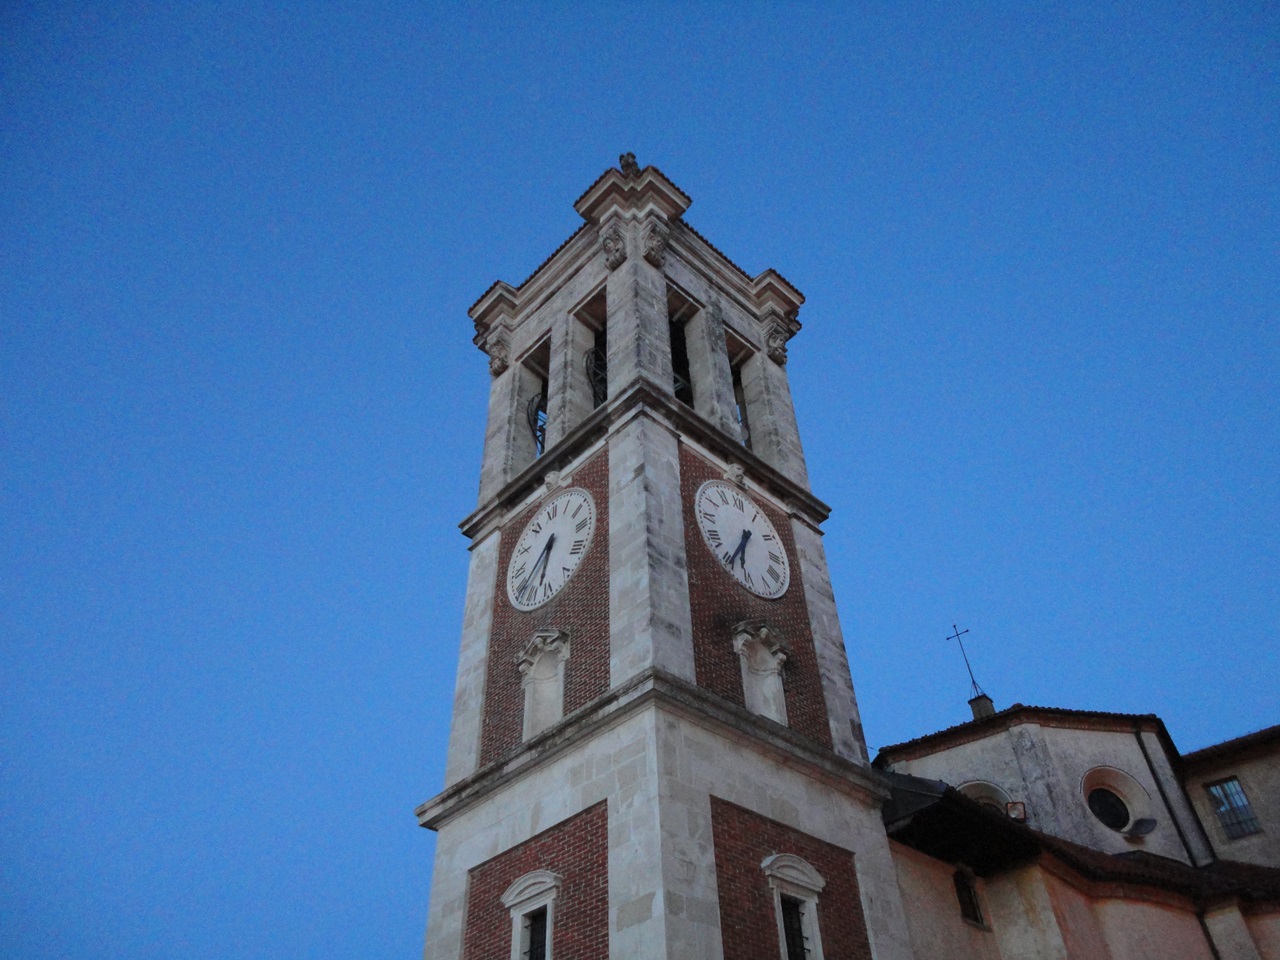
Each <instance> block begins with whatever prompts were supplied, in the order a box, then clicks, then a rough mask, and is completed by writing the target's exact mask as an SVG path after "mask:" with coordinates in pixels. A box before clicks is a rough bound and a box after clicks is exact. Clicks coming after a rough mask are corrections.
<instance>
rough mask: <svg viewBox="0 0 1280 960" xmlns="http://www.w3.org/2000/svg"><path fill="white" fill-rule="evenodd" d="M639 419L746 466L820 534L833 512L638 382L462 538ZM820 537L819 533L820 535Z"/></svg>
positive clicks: (547, 456)
mask: <svg viewBox="0 0 1280 960" xmlns="http://www.w3.org/2000/svg"><path fill="white" fill-rule="evenodd" d="M637 416H647V417H649V418H650V419H652V420H654V421H655V422H656V423H659V424H661V425H662V426H664V427H666V428H667V429H669V430H671V431H672V432H673V433H675V434H677V435H678V436H680V437H681V438H682V439H684V440H689V441H693V442H694V443H695V444H696V445H697V446H698V447H699V448H701V449H703V450H705V451H706V452H708V453H710V454H712V455H713V456H715V457H716V458H718V459H720V460H723V461H724V462H725V463H726V464H730V463H734V464H738V465H740V466H742V467H743V471H744V473H745V474H746V475H747V476H749V477H750V479H751V480H752V482H753V484H754V485H756V486H758V487H759V488H760V489H761V490H762V491H764V492H765V493H767V494H769V495H770V496H771V497H773V498H774V499H776V500H778V501H779V502H780V503H783V504H785V505H786V506H787V510H788V512H789V513H790V514H791V515H792V516H793V517H796V518H797V519H800V520H801V521H802V522H804V523H806V524H808V525H809V526H811V527H813V528H814V529H815V530H819V528H820V525H821V524H822V523H823V521H825V520H826V519H827V518H828V517H829V516H830V515H831V508H830V507H829V506H827V504H826V503H824V502H823V501H821V500H819V499H818V498H817V497H815V496H814V495H813V494H812V493H810V492H809V491H808V490H806V489H805V488H804V487H802V486H800V484H798V483H796V482H795V481H794V480H791V479H789V478H788V477H786V476H784V475H783V474H782V473H781V472H779V471H778V470H776V469H775V468H773V467H771V466H770V465H769V464H767V463H766V462H765V461H764V460H762V459H760V458H759V457H758V456H756V455H755V454H754V453H752V452H751V451H750V450H748V449H747V448H746V447H744V446H742V445H741V444H740V443H737V442H736V441H734V440H732V439H730V438H729V437H727V436H725V434H724V433H723V431H721V430H719V429H718V428H717V427H715V426H713V425H712V424H711V423H709V422H708V421H707V420H705V419H703V418H702V417H701V416H699V415H698V414H697V412H696V411H694V410H693V409H692V408H691V407H688V406H686V405H685V404H683V403H681V402H680V401H678V400H675V399H673V398H672V397H671V396H670V395H669V394H667V393H665V392H664V391H663V390H662V389H661V388H660V387H658V386H657V385H656V384H652V383H650V382H649V381H648V380H645V379H640V380H637V381H636V382H634V383H633V384H632V385H631V386H630V387H628V388H627V389H626V390H625V391H624V392H623V393H622V395H621V396H619V397H617V398H615V399H611V400H610V401H609V402H608V403H607V404H605V405H604V406H602V407H600V408H599V409H597V410H596V411H594V412H593V413H592V414H591V415H590V416H588V417H587V418H586V419H585V420H583V421H582V422H581V423H580V424H578V425H577V426H576V427H574V428H573V429H572V430H571V431H570V432H569V433H567V434H566V435H565V437H564V439H563V440H561V441H560V442H559V443H557V444H555V445H554V446H553V447H551V448H549V449H548V450H547V451H546V453H544V454H543V455H542V456H541V457H539V458H538V459H537V460H535V461H534V462H533V463H531V464H529V465H528V466H527V467H525V468H524V470H522V471H521V472H520V473H518V474H517V475H516V476H515V477H513V478H512V479H511V480H510V482H508V483H507V484H506V485H505V486H503V487H502V488H501V489H499V490H498V491H497V493H495V494H494V496H493V497H492V498H491V499H490V500H489V501H488V502H486V503H483V504H481V505H480V507H479V508H478V509H476V510H475V511H473V512H472V513H470V514H469V515H467V516H466V517H465V518H464V519H463V520H462V522H461V523H459V524H458V526H459V528H460V529H461V530H462V533H463V535H464V536H466V537H468V538H469V539H471V540H478V539H480V538H482V537H483V536H485V535H486V534H487V533H488V532H489V531H490V530H492V529H493V528H494V527H496V526H498V525H500V524H501V523H502V522H503V521H504V520H505V519H506V517H507V515H508V514H509V513H510V511H511V510H512V508H514V507H516V506H518V505H520V504H521V503H523V502H524V500H525V499H526V498H527V497H528V496H529V494H530V493H532V492H533V491H534V490H535V488H537V487H540V486H541V485H542V484H543V483H544V480H545V477H546V475H547V474H548V473H549V472H550V471H559V472H561V473H565V472H567V470H568V468H569V467H570V466H571V465H572V464H573V463H574V462H575V461H578V460H580V459H581V458H583V457H584V456H586V455H588V454H589V453H591V452H593V451H594V450H595V449H596V444H597V442H598V441H599V440H600V439H601V438H602V437H604V436H605V435H607V434H612V433H616V432H617V431H618V430H619V429H621V427H622V426H623V425H624V424H625V423H626V422H628V421H630V420H631V419H633V418H634V417H637ZM819 532H820V530H819Z"/></svg>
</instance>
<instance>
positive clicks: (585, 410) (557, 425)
mask: <svg viewBox="0 0 1280 960" xmlns="http://www.w3.org/2000/svg"><path fill="white" fill-rule="evenodd" d="M592 342H593V338H592V333H591V330H590V329H589V328H588V327H587V325H586V324H584V323H582V322H581V321H580V320H578V319H577V318H576V317H574V316H572V315H571V314H569V313H561V314H559V315H558V316H557V317H556V318H555V320H553V321H552V324H551V369H550V371H549V374H548V392H549V393H550V402H549V405H548V407H547V448H548V449H550V448H551V447H553V446H555V445H556V444H557V443H559V442H560V438H561V437H563V436H564V435H565V434H567V433H568V432H569V431H570V430H572V429H573V428H574V427H576V426H577V425H578V424H579V423H581V422H582V421H583V420H584V419H586V417H587V415H588V414H589V413H591V385H590V384H589V383H588V382H587V370H586V359H585V357H586V353H587V351H588V350H590V349H591V345H592Z"/></svg>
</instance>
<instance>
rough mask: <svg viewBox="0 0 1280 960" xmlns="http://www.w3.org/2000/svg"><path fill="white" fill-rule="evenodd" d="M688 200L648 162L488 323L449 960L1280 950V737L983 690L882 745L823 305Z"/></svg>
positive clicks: (616, 184) (494, 293)
mask: <svg viewBox="0 0 1280 960" xmlns="http://www.w3.org/2000/svg"><path fill="white" fill-rule="evenodd" d="M690 202H691V201H690V198H689V197H688V196H686V195H685V194H684V192H683V191H681V190H680V188H679V187H677V186H676V185H675V184H674V183H672V182H671V180H669V179H668V178H667V177H666V176H665V175H664V174H663V173H662V172H661V171H659V170H658V169H657V168H656V167H652V166H648V167H644V168H643V169H642V168H640V167H639V165H638V164H637V163H636V161H635V158H634V157H633V156H632V155H630V154H627V155H624V156H623V157H622V158H621V162H620V165H619V167H618V168H610V169H608V170H606V171H605V172H604V173H603V174H602V175H601V176H600V178H599V179H597V180H596V182H595V183H593V184H592V185H591V186H590V187H589V188H588V189H587V191H586V192H585V193H584V194H583V195H582V196H581V197H579V198H578V200H577V202H576V203H575V204H574V207H575V209H576V210H577V212H578V213H579V214H580V215H581V217H582V219H583V223H582V225H581V226H580V227H579V228H578V230H577V231H576V232H575V233H574V234H573V235H572V236H570V237H569V238H568V239H567V240H566V241H565V242H564V243H563V244H562V245H561V246H560V247H559V248H558V249H557V250H556V251H555V252H554V253H552V254H551V256H550V257H549V258H548V259H547V260H546V261H545V262H544V263H543V264H542V265H541V266H539V267H538V268H537V269H536V270H535V271H534V272H533V274H532V275H531V276H530V277H528V278H527V279H526V280H525V281H524V282H522V283H521V284H519V285H518V286H511V285H509V284H507V283H504V282H501V281H499V282H497V283H494V284H493V286H491V287H490V288H489V289H488V290H487V291H486V292H485V293H484V295H483V296H481V297H480V299H479V300H478V301H477V302H476V303H475V305H474V306H473V307H472V308H471V310H470V315H471V318H472V319H473V320H474V323H475V331H476V333H475V343H476V345H477V346H478V347H479V348H480V349H481V350H482V351H483V352H484V353H485V354H486V355H487V357H488V362H489V372H490V374H491V378H490V393H489V408H488V423H487V426H486V429H485V436H484V452H483V461H482V465H481V471H480V492H479V503H478V505H477V508H476V510H475V512H473V513H472V514H471V515H470V516H469V517H467V518H466V519H465V520H464V521H463V523H462V529H463V532H464V534H465V535H466V536H467V537H468V538H469V540H470V552H471V559H470V568H469V574H468V585H467V599H466V608H465V612H464V618H463V627H462V638H461V646H460V653H459V662H458V678H457V688H456V694H455V698H454V708H453V724H452V728H451V733H450V738H449V749H448V759H447V765H446V773H445V784H444V789H443V791H442V792H441V793H440V794H439V795H437V796H436V797H434V798H433V799H431V800H429V801H427V802H426V803H424V804H423V805H422V806H420V807H419V808H418V810H417V816H418V820H419V823H420V824H421V825H422V826H424V827H427V828H429V829H432V830H434V831H436V834H437V843H436V860H435V868H434V873H433V877H432V889H431V905H430V914H429V919H428V924H427V939H426V951H425V956H426V957H427V958H428V960H526V958H527V960H604V958H627V960H658V958H677V957H679V958H690V960H692V958H698V960H702V958H706V960H720V958H727V960H766V958H767V960H778V958H782V960H823V958H826V960H845V958H847V960H854V958H857V960H871V958H875V960H916V958H918V960H925V958H936V957H956V958H965V960H968V958H973V960H1014V958H1023V957H1026V958H1032V957H1035V958H1039V957H1044V958H1063V960H1077V958H1080V960H1095V958H1096V960H1128V958H1134V960H1137V958H1140V957H1161V958H1186V960H1236V958H1239V960H1255V958H1256V960H1272V958H1274V960H1280V869H1276V868H1277V866H1280V855H1278V854H1277V850H1276V847H1275V837H1277V836H1280V802H1272V801H1274V800H1275V798H1276V796H1277V794H1278V793H1280V784H1278V783H1277V779H1276V777H1275V776H1274V771H1275V769H1276V765H1275V760H1276V756H1277V752H1278V750H1280V737H1277V736H1276V735H1275V731H1272V732H1271V733H1270V734H1268V732H1267V731H1263V732H1262V733H1261V734H1259V735H1255V738H1256V742H1255V741H1250V742H1249V743H1248V744H1244V745H1241V746H1240V747H1239V749H1236V750H1235V751H1234V752H1233V750H1232V748H1230V747H1229V746H1228V745H1222V746H1223V747H1224V749H1223V750H1222V751H1220V752H1219V753H1218V754H1215V755H1212V756H1209V757H1207V758H1205V759H1204V760H1203V762H1202V763H1201V764H1200V766H1199V767H1198V768H1196V767H1195V765H1194V763H1192V760H1193V757H1194V755H1192V756H1188V757H1181V756H1179V755H1178V753H1177V751H1176V749H1174V748H1173V745H1172V742H1171V741H1170V740H1169V738H1168V734H1167V732H1165V731H1164V726H1163V724H1162V723H1161V722H1160V721H1159V720H1158V718H1155V717H1130V716H1125V715H1113V714H1093V713H1084V712H1079V711H1068V710H1053V709H1049V708H1032V707H1022V706H1015V707H1013V708H1010V709H1008V710H1004V711H999V712H997V711H995V710H994V709H993V708H992V707H991V705H990V702H989V701H987V702H986V704H978V705H976V706H975V719H974V720H973V721H972V723H969V724H964V725H962V726H961V727H957V728H953V729H952V730H949V731H942V732H940V733H938V734H933V735H931V736H929V737H922V738H919V739H917V740H914V741H911V742H910V743H906V744H899V745H897V746H894V747H889V748H885V749H884V750H882V751H880V754H879V756H878V757H877V758H876V759H875V762H874V763H873V762H872V760H871V758H870V757H869V756H868V754H867V747H866V743H865V741H864V738H863V733H862V727H861V723H860V721H859V717H858V707H857V702H856V699H855V696H854V690H853V683H852V680H851V677H850V672H849V665H848V662H847V660H846V654H845V646H844V639H843V636H842V634H841V628H840V621H839V616H838V613H837V610H836V605H835V600H834V595H833V592H832V588H831V583H830V576H829V574H828V571H827V563H826V556H825V553H824V549H823V544H822V532H821V526H822V523H823V521H824V520H825V519H826V517H827V515H828V513H829V509H828V507H827V506H826V504H824V503H823V502H822V501H821V500H820V499H818V497H816V496H815V495H814V494H813V492H811V491H810V489H809V481H808V474H807V470H806V468H805V459H804V451H803V448H802V446H801V443H800V434H799V430H798V427H797V424H796V418H795V413H794V410H793V408H792V403H791V393H790V387H789V384H788V380H787V366H786V364H787V352H788V348H789V341H790V340H791V339H792V337H794V336H795V335H796V333H797V332H799V330H800V323H799V320H798V319H797V315H798V313H799V310H800V307H801V305H802V304H803V302H804V297H803V296H802V295H801V294H800V292H799V291H798V290H797V289H796V288H795V287H793V286H792V285H791V284H790V283H789V282H788V281H787V280H786V279H785V278H784V277H783V276H782V275H781V274H779V273H778V272H777V271H775V270H772V269H769V270H765V271H764V272H762V273H759V274H756V275H754V276H753V275H751V274H749V273H747V272H746V271H744V270H743V269H742V268H741V267H739V266H738V265H737V264H736V263H734V262H733V261H732V260H730V259H729V258H728V257H727V256H726V255H725V254H723V253H721V252H720V251H719V250H718V249H717V248H716V247H715V246H713V245H712V244H711V242H710V241H708V240H707V239H706V238H704V237H702V236H701V235H700V234H699V233H698V232H697V231H695V230H694V229H693V228H692V227H691V226H689V225H688V224H687V223H686V222H685V221H684V219H683V215H684V213H685V211H686V210H687V209H688V207H689V204H690ZM1244 739H1246V740H1248V738H1244ZM1211 749H1212V748H1211ZM1201 753H1205V751H1201ZM1215 764H1216V766H1215ZM1232 764H1242V765H1243V766H1241V767H1240V772H1239V774H1238V776H1237V774H1235V773H1233V772H1231V771H1232V770H1234V769H1235V768H1234V767H1232ZM1250 764H1252V766H1250ZM1195 769H1198V770H1199V771H1200V773H1201V776H1202V779H1201V780H1200V781H1196V782H1195V783H1194V785H1188V784H1191V783H1192V780H1194V772H1193V771H1194V770H1195ZM1246 770H1247V771H1248V772H1247V773H1246ZM1241 778H1243V780H1247V781H1249V782H1248V783H1245V784H1244V786H1243V787H1242V786H1241V783H1242V780H1241ZM1232 782H1234V784H1235V786H1234V787H1229V786H1226V785H1227V784H1229V783H1232ZM1250 783H1254V784H1257V787H1256V788H1253V790H1254V793H1253V797H1254V804H1255V807H1254V808H1248V805H1247V801H1246V804H1245V805H1246V808H1248V809H1249V815H1250V816H1252V817H1253V818H1254V819H1253V825H1254V826H1257V827H1258V830H1257V831H1253V832H1251V833H1249V834H1247V836H1253V835H1254V833H1266V834H1267V835H1268V836H1269V837H1270V838H1271V839H1270V840H1269V841H1267V842H1261V843H1253V844H1252V845H1251V846H1250V847H1249V850H1250V851H1251V852H1253V854H1254V855H1253V856H1244V857H1239V858H1232V851H1230V850H1227V851H1224V850H1223V849H1222V848H1223V846H1224V843H1225V842H1226V841H1224V840H1223V839H1222V838H1220V837H1217V836H1215V835H1214V834H1213V833H1212V830H1211V829H1206V828H1205V826H1204V824H1203V821H1204V819H1205V818H1206V816H1219V817H1220V816H1221V810H1222V805H1223V804H1224V803H1225V804H1226V805H1227V808H1228V810H1229V813H1230V817H1235V816H1236V814H1237V813H1238V812H1239V811H1238V809H1237V807H1236V806H1232V805H1233V804H1237V805H1238V800H1237V793H1238V794H1239V796H1240V797H1243V796H1245V794H1244V793H1243V792H1242V791H1243V790H1244V789H1245V788H1247V787H1249V784H1250ZM1263 784H1265V785H1266V786H1265V787H1264V786H1263ZM1197 790H1199V793H1196V791H1197ZM1215 790H1217V791H1218V793H1217V794H1215V793H1214V791H1215ZM1082 791H1083V792H1082ZM1200 794H1203V795H1204V796H1201V795H1200ZM1206 798H1207V799H1206ZM1268 798H1270V799H1268ZM1255 809H1256V812H1255ZM1213 811H1217V813H1216V814H1215V813H1213ZM1259 814H1260V815H1261V817H1262V819H1264V820H1266V822H1265V823H1262V824H1261V826H1259V823H1260V821H1259V816H1258V815H1259ZM1230 817H1229V818H1230ZM1221 822H1222V823H1225V822H1226V821H1221ZM1220 829H1227V828H1220ZM1230 829H1231V830H1236V831H1239V830H1240V829H1241V827H1240V824H1239V823H1235V824H1234V826H1232V827H1231V828H1230ZM1242 836H1246V834H1242ZM1255 839H1256V838H1255ZM1268 844H1269V845H1268ZM1237 859H1238V860H1241V861H1249V862H1248V863H1245V862H1236V860H1237Z"/></svg>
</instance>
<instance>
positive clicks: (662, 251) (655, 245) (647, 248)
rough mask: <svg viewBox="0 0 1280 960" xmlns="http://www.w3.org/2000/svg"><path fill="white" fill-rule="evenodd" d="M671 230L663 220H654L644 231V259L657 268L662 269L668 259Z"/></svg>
mask: <svg viewBox="0 0 1280 960" xmlns="http://www.w3.org/2000/svg"><path fill="white" fill-rule="evenodd" d="M670 238H671V228H670V227H668V226H667V225H666V223H665V222H664V221H662V220H653V221H651V222H650V223H649V226H648V227H646V228H645V231H644V258H645V259H646V260H648V261H649V262H650V263H651V264H653V265H654V266H655V267H661V266H662V264H663V262H664V261H665V260H666V259H667V241H668V240H669V239H670Z"/></svg>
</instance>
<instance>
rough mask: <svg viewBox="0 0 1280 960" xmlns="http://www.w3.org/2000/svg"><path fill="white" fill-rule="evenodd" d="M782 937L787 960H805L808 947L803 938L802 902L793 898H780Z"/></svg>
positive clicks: (807, 954)
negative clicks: (785, 947) (785, 946)
mask: <svg viewBox="0 0 1280 960" xmlns="http://www.w3.org/2000/svg"><path fill="white" fill-rule="evenodd" d="M782 935H783V938H784V939H785V941H786V944H787V960H806V958H807V957H808V956H809V947H808V945H807V944H806V942H805V936H804V902H803V901H801V900H797V899H796V898H795V897H786V896H784V897H782Z"/></svg>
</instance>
